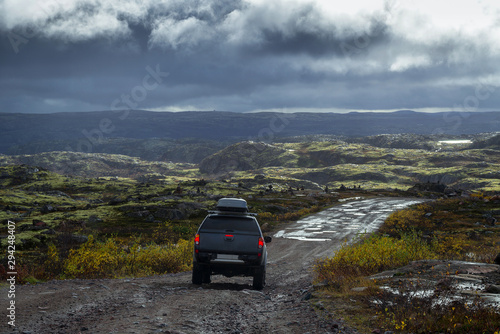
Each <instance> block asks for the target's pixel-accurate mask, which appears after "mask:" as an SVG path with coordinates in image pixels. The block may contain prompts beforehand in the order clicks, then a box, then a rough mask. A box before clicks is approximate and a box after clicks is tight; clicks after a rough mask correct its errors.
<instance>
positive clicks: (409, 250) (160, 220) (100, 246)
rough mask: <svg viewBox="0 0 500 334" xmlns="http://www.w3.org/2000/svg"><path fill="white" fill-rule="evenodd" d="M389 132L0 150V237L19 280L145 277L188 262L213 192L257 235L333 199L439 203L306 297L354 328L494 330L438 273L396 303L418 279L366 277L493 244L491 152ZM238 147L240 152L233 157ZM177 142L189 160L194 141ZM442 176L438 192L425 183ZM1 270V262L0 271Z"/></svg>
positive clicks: (367, 246) (348, 259) (499, 176)
mask: <svg viewBox="0 0 500 334" xmlns="http://www.w3.org/2000/svg"><path fill="white" fill-rule="evenodd" d="M398 138H399V137H398ZM398 138H395V139H394V140H393V141H389V142H384V140H386V138H385V137H384V138H371V139H370V138H368V139H367V140H365V141H352V142H351V143H348V142H346V141H340V140H333V139H332V140H324V141H316V142H311V141H298V142H297V141H294V140H290V141H288V142H283V143H273V144H272V145H268V144H262V145H254V144H252V143H245V144H235V145H233V146H230V147H228V148H226V149H225V150H223V151H219V152H218V154H216V155H214V156H212V159H206V160H204V161H203V162H201V164H200V165H194V164H191V163H171V162H151V161H144V160H140V159H138V158H132V157H128V156H123V155H108V154H84V153H71V152H50V153H41V154H36V155H29V156H2V155H0V235H1V236H6V235H7V234H8V232H7V231H8V230H7V221H8V220H11V221H14V222H15V225H16V230H15V234H16V244H15V246H16V261H17V262H16V267H17V268H16V269H17V271H18V282H19V283H23V282H31V283H34V282H38V281H40V280H42V281H43V280H48V279H65V278H117V277H129V276H146V275H152V274H164V273H171V272H178V271H183V270H188V269H189V268H190V265H191V264H190V262H191V256H192V255H191V249H192V243H191V238H192V236H193V235H194V233H195V230H196V228H197V227H198V225H199V223H200V222H201V220H202V219H203V217H204V215H205V214H206V211H207V210H209V209H212V208H213V207H214V206H215V204H216V201H217V200H218V199H219V198H221V197H224V196H239V197H243V198H245V199H246V200H247V201H248V203H249V205H250V207H251V210H252V211H253V212H256V213H258V214H259V222H260V223H261V224H262V228H263V230H264V231H265V232H266V231H272V230H273V229H275V228H277V226H278V225H279V224H283V223H287V222H289V221H293V220H297V219H299V218H301V217H303V216H305V215H308V214H311V213H314V212H317V211H319V210H322V209H324V208H326V207H329V206H331V205H334V204H335V203H336V202H337V201H338V200H340V199H342V198H345V197H355V196H374V195H376V194H380V193H382V194H385V195H390V196H409V195H412V196H420V197H429V198H432V199H437V198H441V199H440V200H436V201H432V202H426V203H423V204H420V205H416V206H413V207H411V208H409V209H407V210H402V211H399V212H396V213H393V214H392V215H391V216H390V217H388V219H387V220H386V222H385V224H384V225H383V226H382V228H381V229H380V230H379V232H378V233H376V234H374V235H371V236H368V237H360V238H359V239H358V240H356V241H355V242H354V243H349V244H347V243H346V244H344V245H343V246H342V248H340V249H339V250H338V252H337V253H336V254H335V256H333V257H331V258H327V259H322V260H320V261H318V262H317V264H316V266H315V268H314V269H315V273H316V275H317V281H318V282H321V283H322V284H323V285H324V286H325V287H324V288H323V289H322V291H321V292H320V293H319V295H320V296H322V298H324V299H325V300H326V301H327V302H326V303H325V305H327V306H326V307H333V306H332V305H335V303H338V304H339V305H342V307H343V308H342V309H337V310H335V311H336V312H337V313H338V312H340V313H342V312H346V314H345V315H346V318H351V319H354V320H355V321H357V323H358V325H359V326H361V328H363V329H366V330H368V329H370V328H373V327H375V326H376V327H378V328H384V329H387V330H391V331H397V332H414V333H423V332H443V333H444V332H450V333H462V332H463V333H482V332H495V331H498V330H499V324H498V314H497V313H495V312H494V311H492V310H491V308H487V307H484V304H483V303H482V302H481V301H480V300H479V299H473V300H472V301H470V302H467V303H464V302H462V303H459V302H457V303H450V304H442V303H441V304H440V303H439V300H440V299H442V298H447V297H446V294H451V293H452V292H453V291H452V290H453V287H452V286H451V285H450V284H449V283H447V281H444V283H443V285H442V288H441V290H440V291H441V292H440V294H433V295H432V296H430V297H428V298H420V299H419V298H416V299H415V298H413V299H409V298H407V297H406V296H408V295H418V294H419V293H420V291H421V290H422V289H423V287H424V286H425V284H426V282H425V281H423V280H422V281H419V280H413V281H412V282H413V283H411V284H410V283H407V282H408V281H402V282H404V283H401V286H399V287H396V288H397V289H398V290H399V291H402V293H400V294H394V293H391V292H390V291H388V290H387V289H384V288H382V287H383V286H385V284H386V283H387V282H384V281H381V280H374V279H367V277H370V276H372V275H375V274H377V273H379V272H381V271H384V270H390V269H395V268H398V267H401V266H405V265H407V264H408V263H410V262H411V261H416V260H424V259H448V260H466V261H479V262H486V263H491V262H492V261H493V259H494V258H495V256H496V255H497V254H498V253H499V251H500V249H499V242H500V236H499V234H498V227H495V216H496V217H498V214H499V212H500V205H499V204H498V203H499V199H498V195H496V196H495V195H494V193H495V192H497V193H498V191H499V190H500V164H499V163H498V161H499V158H500V156H499V151H498V150H497V149H494V148H491V147H489V146H487V145H486V144H485V145H486V146H485V145H482V146H473V147H466V146H464V147H459V148H457V147H444V146H440V145H439V144H438V143H437V142H433V141H432V140H431V139H429V138H427V139H426V141H425V143H423V144H422V145H416V146H415V147H413V148H408V147H407V144H404V145H403V144H401V143H399V142H398V140H399V139H398ZM407 139H408V138H407ZM407 139H405V140H407ZM381 141H382V142H381ZM377 143H378V144H377ZM194 144H196V143H194ZM194 144H193V145H194ZM370 144H372V145H374V146H371V145H370ZM162 145H163V144H162ZM376 145H378V146H376ZM401 145H402V146H404V147H406V148H400V146H401ZM242 147H244V148H245V150H247V151H245V152H250V153H249V154H251V157H250V158H251V159H250V161H249V157H248V155H246V154H241V152H237V151H238V150H239V149H242ZM190 150H193V152H195V153H196V158H193V159H194V160H196V161H201V159H202V157H201V156H200V154H202V151H203V150H201V151H200V150H199V149H197V148H196V147H195V146H192V147H190ZM200 152H201V153H200ZM157 153H158V152H157ZM172 154H173V153H172ZM175 154H177V153H175ZM271 157H272V159H270V158H271ZM194 160H193V161H194ZM34 166H40V167H34ZM203 166H204V167H203ZM204 168H205V169H204ZM200 169H201V172H200ZM203 171H210V174H203V173H202V172H203ZM416 183H419V184H420V187H416V188H415V187H413V188H412V189H411V191H410V192H408V191H407V190H408V189H410V188H411V187H412V186H413V185H415V184H416ZM443 184H446V185H448V186H450V187H448V188H447V189H446V192H444V191H442V190H440V191H438V192H436V191H434V190H432V189H430V188H432V187H429V185H439V186H437V187H436V188H440V187H441V185H443ZM443 188H446V187H445V186H443ZM398 189H399V190H398ZM448 197H449V198H448ZM497 226H498V225H497ZM1 242H2V247H5V245H6V242H7V239H5V238H2V239H1ZM5 268H6V258H4V259H2V262H0V277H4V276H5V274H6V270H5ZM358 288H362V289H358ZM352 289H357V290H352ZM332 300H334V301H335V302H334V303H332V302H328V301H332ZM352 314H355V315H356V316H352ZM495 321H496V322H495ZM363 326H364V327H363ZM481 328H482V329H481Z"/></svg>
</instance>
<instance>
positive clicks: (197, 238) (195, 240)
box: [194, 234, 200, 246]
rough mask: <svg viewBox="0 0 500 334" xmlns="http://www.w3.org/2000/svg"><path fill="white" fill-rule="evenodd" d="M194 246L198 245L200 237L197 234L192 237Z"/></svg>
mask: <svg viewBox="0 0 500 334" xmlns="http://www.w3.org/2000/svg"><path fill="white" fill-rule="evenodd" d="M194 244H195V245H196V246H199V245H200V235H199V234H197V235H195V236H194Z"/></svg>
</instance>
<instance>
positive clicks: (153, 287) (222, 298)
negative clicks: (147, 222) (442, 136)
mask: <svg viewBox="0 0 500 334" xmlns="http://www.w3.org/2000/svg"><path fill="white" fill-rule="evenodd" d="M413 202H414V200H411V201H410V200H405V199H387V198H375V199H368V200H359V199H358V200H355V201H351V202H346V203H343V204H341V205H338V206H335V207H334V208H331V209H329V210H327V211H324V212H321V213H318V214H317V215H313V216H310V217H308V218H307V219H306V220H303V221H299V222H296V223H293V224H290V225H288V226H286V227H285V228H284V229H282V230H280V231H278V232H275V233H273V234H274V235H275V237H274V239H273V241H272V242H271V243H270V244H268V253H269V256H268V270H267V271H268V273H267V286H266V287H265V288H264V289H263V290H262V291H255V290H252V287H251V284H252V278H251V277H246V278H245V277H241V278H240V277H236V278H235V277H233V278H225V277H222V276H214V277H213V278H212V283H211V284H204V285H202V286H195V285H192V284H191V273H190V272H185V273H179V274H172V275H162V276H153V277H146V278H134V279H109V280H107V279H106V280H104V279H103V280H65V281H50V282H47V283H43V284H37V285H23V286H17V287H16V297H15V302H16V319H15V323H16V327H15V328H14V330H13V328H12V327H9V326H7V320H6V317H5V316H3V317H2V318H3V320H2V322H3V323H2V324H0V329H1V332H2V333H31V334H35V333H36V334H55V333H119V334H123V333H339V332H341V333H357V332H356V331H355V330H354V329H351V328H348V327H347V326H346V325H345V323H344V322H343V320H342V319H339V318H338V317H337V316H336V315H335V314H328V313H325V312H326V311H324V310H322V309H320V308H317V307H315V306H314V305H315V303H314V302H313V301H314V288H313V285H312V280H313V277H312V271H311V266H312V265H313V264H314V261H315V260H316V259H317V258H319V257H324V256H328V255H331V254H332V253H333V252H334V251H335V250H336V249H337V248H338V247H339V246H340V245H341V243H342V242H343V241H345V240H349V239H352V238H353V237H355V236H356V235H357V234H358V233H363V232H366V233H369V232H371V231H373V230H374V229H376V228H377V227H378V224H380V223H382V222H383V220H384V219H385V217H386V216H387V215H388V214H389V213H390V212H391V211H393V210H394V209H399V208H402V207H404V206H406V205H408V204H411V203H413ZM7 294H8V288H7V287H2V288H1V289H0V302H1V305H2V310H4V311H2V314H6V311H5V310H6V305H7V303H8V299H7Z"/></svg>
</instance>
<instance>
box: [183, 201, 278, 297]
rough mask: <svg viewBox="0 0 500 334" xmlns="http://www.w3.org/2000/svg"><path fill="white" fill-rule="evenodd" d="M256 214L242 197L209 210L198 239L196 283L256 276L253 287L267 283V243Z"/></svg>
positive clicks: (195, 260) (260, 287) (194, 264)
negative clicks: (213, 278)
mask: <svg viewBox="0 0 500 334" xmlns="http://www.w3.org/2000/svg"><path fill="white" fill-rule="evenodd" d="M255 216H256V215H255V214H252V213H249V212H248V207H247V203H246V201H245V200H244V199H241V198H222V199H220V200H219V202H218V204H217V209H216V211H209V214H208V215H207V217H206V218H205V219H204V220H203V222H202V223H201V225H200V227H199V228H198V231H197V233H196V236H195V238H194V252H193V277H192V282H193V284H203V283H210V281H211V280H210V277H211V275H224V276H226V277H233V276H252V277H253V288H254V289H256V290H261V289H262V288H263V287H264V285H265V283H266V262H267V251H266V242H271V237H265V238H264V236H263V235H262V231H261V229H260V226H259V223H258V221H257V219H256V218H255Z"/></svg>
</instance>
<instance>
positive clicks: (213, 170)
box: [200, 141, 286, 174]
mask: <svg viewBox="0 0 500 334" xmlns="http://www.w3.org/2000/svg"><path fill="white" fill-rule="evenodd" d="M285 152H286V150H284V149H282V148H279V147H276V146H273V145H270V144H266V143H257V142H252V141H246V142H241V143H237V144H234V145H231V146H228V147H226V148H225V149H223V150H222V151H219V152H217V153H215V154H213V155H211V156H209V157H207V158H205V159H203V161H202V162H201V163H200V172H201V173H204V174H219V173H227V172H231V171H243V170H253V169H258V168H262V167H270V166H282V165H283V164H284V162H285V161H283V158H280V156H281V155H282V154H283V153H285Z"/></svg>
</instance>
